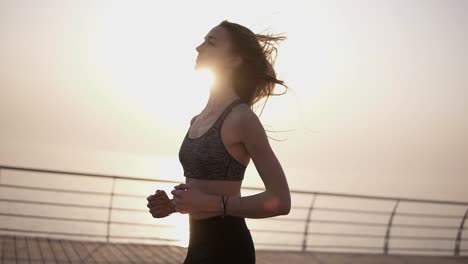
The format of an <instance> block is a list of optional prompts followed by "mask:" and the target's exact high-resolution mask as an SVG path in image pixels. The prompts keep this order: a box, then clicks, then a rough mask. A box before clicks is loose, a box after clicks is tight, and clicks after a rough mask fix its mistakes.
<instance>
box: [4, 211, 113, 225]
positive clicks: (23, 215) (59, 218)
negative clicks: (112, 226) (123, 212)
mask: <svg viewBox="0 0 468 264" xmlns="http://www.w3.org/2000/svg"><path fill="white" fill-rule="evenodd" d="M0 215H3V216H11V217H24V218H35V219H47V220H60V221H71V222H87V223H96V224H103V223H107V221H100V220H91V219H73V218H65V217H55V216H41V215H27V214H8V213H0Z"/></svg>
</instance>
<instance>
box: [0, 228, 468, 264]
mask: <svg viewBox="0 0 468 264" xmlns="http://www.w3.org/2000/svg"><path fill="white" fill-rule="evenodd" d="M185 253H186V249H185V248H183V247H176V246H160V245H142V244H120V243H119V244H117V243H102V242H89V241H74V240H63V239H49V238H40V237H28V236H12V235H0V260H1V263H2V264H13V263H18V264H23V263H24V264H27V263H28V264H40V263H57V264H59V263H72V264H74V263H76V264H78V263H80V264H81V263H121V264H126V263H129V264H131V263H152V264H178V263H179V264H180V263H182V261H183V259H184V256H185ZM256 255H257V263H259V264H277V263H278V264H279V263H281V264H284V263H288V264H293V263H294V264H295V263H297V264H305V263H307V264H345V263H346V264H354V263H356V264H357V263H359V264H374V263H376V264H377V263H379V264H390V263H392V264H400V263H401V264H409V263H418V264H419V263H424V264H452V263H453V264H455V263H459V264H462V263H464V264H466V263H468V257H422V256H402V255H389V256H385V255H380V254H377V255H374V254H351V253H311V252H308V253H301V252H291V251H289V252H286V251H284V252H281V251H266V250H265V251H264V250H257V252H256Z"/></svg>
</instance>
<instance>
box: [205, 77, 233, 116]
mask: <svg viewBox="0 0 468 264" xmlns="http://www.w3.org/2000/svg"><path fill="white" fill-rule="evenodd" d="M239 98H240V97H239V96H238V95H237V94H236V92H235V91H234V87H233V85H232V82H231V81H230V79H215V81H214V82H213V85H212V86H211V88H210V96H209V98H208V102H207V104H206V106H205V109H206V110H207V112H219V111H220V109H223V108H225V107H226V106H227V105H228V104H229V103H231V102H233V101H234V100H237V99H239Z"/></svg>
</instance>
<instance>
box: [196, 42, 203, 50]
mask: <svg viewBox="0 0 468 264" xmlns="http://www.w3.org/2000/svg"><path fill="white" fill-rule="evenodd" d="M202 45H203V44H200V45H198V47H196V48H195V50H196V51H198V52H200V51H201V49H202Z"/></svg>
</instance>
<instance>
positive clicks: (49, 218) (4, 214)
mask: <svg viewBox="0 0 468 264" xmlns="http://www.w3.org/2000/svg"><path fill="white" fill-rule="evenodd" d="M0 215H3V216H10V217H24V218H36V219H48V220H59V221H71V222H88V223H96V224H104V223H107V221H105V220H90V219H76V218H63V217H54V216H38V215H24V214H8V213H0ZM110 224H118V225H137V226H150V227H162V228H173V227H176V225H157V224H143V223H134V222H118V221H113V222H111V223H110Z"/></svg>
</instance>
